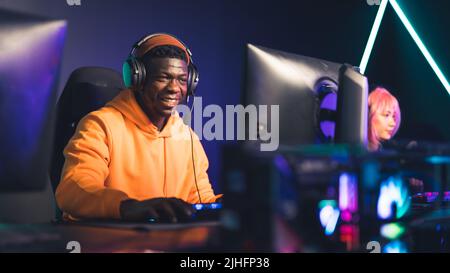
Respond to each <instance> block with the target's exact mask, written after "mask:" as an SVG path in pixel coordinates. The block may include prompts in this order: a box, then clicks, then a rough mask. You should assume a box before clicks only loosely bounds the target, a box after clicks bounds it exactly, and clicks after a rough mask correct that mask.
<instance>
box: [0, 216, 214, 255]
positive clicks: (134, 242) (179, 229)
mask: <svg viewBox="0 0 450 273" xmlns="http://www.w3.org/2000/svg"><path fill="white" fill-rule="evenodd" d="M219 229H220V224H219V222H202V223H189V224H129V223H126V224H125V223H124V224H118V223H112V222H111V223H107V222H91V223H86V224H85V223H76V224H73V223H64V224H39V225H13V224H3V225H0V252H62V253H68V252H71V250H72V248H71V247H70V244H69V242H75V243H71V244H78V245H79V246H80V251H81V252H83V253H85V252H86V253H89V252H90V253H92V252H104V253H111V252H113V253H115V252H140V253H146V252H183V251H188V252H204V251H207V250H209V249H211V248H214V242H215V241H217V240H216V239H217V237H218V234H219Z"/></svg>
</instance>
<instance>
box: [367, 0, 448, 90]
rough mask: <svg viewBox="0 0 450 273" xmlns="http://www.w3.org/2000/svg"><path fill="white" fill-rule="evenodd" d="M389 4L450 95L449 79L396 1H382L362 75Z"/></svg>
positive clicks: (369, 42)
mask: <svg viewBox="0 0 450 273" xmlns="http://www.w3.org/2000/svg"><path fill="white" fill-rule="evenodd" d="M388 2H389V3H390V4H391V6H392V8H393V9H394V11H395V13H397V16H398V17H399V18H400V20H401V21H402V23H403V25H404V26H405V28H406V30H408V32H409V35H411V37H412V38H413V40H414V42H415V43H416V45H417V46H418V47H419V49H420V51H421V52H422V54H423V56H424V57H425V59H426V60H427V62H428V64H430V66H431V68H432V69H433V71H434V73H435V74H436V76H437V77H438V78H439V80H440V81H441V83H442V85H443V86H444V88H445V90H447V93H448V94H449V95H450V84H449V83H448V81H447V79H446V78H445V76H444V74H443V73H442V71H441V70H440V69H439V67H438V65H437V64H436V62H435V61H434V59H433V57H432V56H431V54H430V52H429V51H428V49H427V48H426V47H425V45H424V43H423V42H422V40H421V39H420V37H419V35H418V34H417V32H416V31H415V30H414V28H413V26H412V25H411V23H410V22H409V20H408V18H407V17H406V15H405V14H404V13H403V10H402V9H401V8H400V6H399V5H398V3H397V1H396V0H382V2H381V4H380V7H379V9H378V12H377V15H376V17H375V22H374V24H373V27H372V30H371V32H370V35H369V40H368V41H367V45H366V48H365V50H364V54H363V57H362V59H361V63H360V65H359V67H360V71H361V73H362V74H364V73H365V71H366V68H367V63H368V62H369V58H370V53H371V52H372V49H373V45H374V43H375V39H376V37H377V34H378V30H379V28H380V25H381V21H382V19H383V15H384V13H385V11H386V7H387V4H388Z"/></svg>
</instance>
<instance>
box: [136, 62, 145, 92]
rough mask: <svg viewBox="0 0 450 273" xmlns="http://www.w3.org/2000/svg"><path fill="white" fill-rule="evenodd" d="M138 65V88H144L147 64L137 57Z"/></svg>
mask: <svg viewBox="0 0 450 273" xmlns="http://www.w3.org/2000/svg"><path fill="white" fill-rule="evenodd" d="M136 67H137V71H139V73H138V75H137V79H136V88H137V89H138V90H143V88H144V85H145V82H146V78H147V70H146V69H145V65H144V64H143V63H142V62H141V61H139V60H138V59H136Z"/></svg>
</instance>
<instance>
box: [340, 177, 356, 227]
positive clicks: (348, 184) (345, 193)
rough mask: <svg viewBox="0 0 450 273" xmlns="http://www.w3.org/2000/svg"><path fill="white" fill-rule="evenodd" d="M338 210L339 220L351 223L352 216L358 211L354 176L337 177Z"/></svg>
mask: <svg viewBox="0 0 450 273" xmlns="http://www.w3.org/2000/svg"><path fill="white" fill-rule="evenodd" d="M339 209H340V210H341V211H342V214H341V218H342V220H344V221H347V222H348V221H351V220H352V214H353V213H355V212H356V211H357V210H358V185H357V178H356V176H355V175H352V174H349V173H342V174H341V175H340V176H339Z"/></svg>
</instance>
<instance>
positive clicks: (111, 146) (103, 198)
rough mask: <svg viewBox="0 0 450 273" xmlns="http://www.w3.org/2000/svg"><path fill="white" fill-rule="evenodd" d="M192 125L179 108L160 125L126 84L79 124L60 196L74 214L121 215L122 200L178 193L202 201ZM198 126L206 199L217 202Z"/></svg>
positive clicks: (191, 200)
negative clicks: (181, 114)
mask: <svg viewBox="0 0 450 273" xmlns="http://www.w3.org/2000/svg"><path fill="white" fill-rule="evenodd" d="M189 130H191V128H189V127H188V126H187V125H185V124H184V123H183V120H182V119H181V118H180V117H179V115H178V113H175V114H174V115H172V116H171V117H170V118H169V120H168V122H167V124H166V126H165V127H164V128H163V130H162V131H161V132H159V131H158V129H157V128H156V126H155V125H153V124H152V123H151V122H150V120H149V119H148V117H147V116H146V115H145V114H144V112H143V111H142V109H141V108H140V107H139V105H138V104H137V102H136V99H135V97H134V94H133V93H132V91H130V90H123V91H122V92H120V94H119V95H118V96H116V97H115V98H114V99H113V100H112V101H110V102H108V103H107V104H106V106H105V107H103V108H101V109H99V110H97V111H94V112H91V113H90V114H88V115H87V116H86V117H84V118H83V119H82V120H81V121H80V122H79V124H78V127H77V130H76V133H75V134H74V136H73V137H72V138H71V140H70V141H69V143H68V144H67V146H66V147H65V149H64V155H65V158H66V161H65V164H64V168H63V171H62V175H61V182H60V184H59V186H58V188H57V190H56V201H57V203H58V206H59V207H60V208H61V210H62V211H63V212H64V215H65V217H70V218H72V219H73V218H116V219H117V218H120V211H119V206H120V202H121V201H123V200H126V199H130V198H131V199H136V200H145V199H149V198H155V197H177V198H180V199H182V200H184V201H186V202H189V203H198V202H199V197H198V193H197V189H196V186H195V180H194V169H193V166H192V153H191V138H190V135H189ZM191 132H192V137H193V148H194V162H195V172H196V174H197V183H198V188H199V193H200V196H201V201H202V202H203V203H207V202H214V201H215V200H216V198H218V197H220V195H217V196H216V195H214V192H213V190H212V188H211V184H210V182H209V178H208V174H207V173H206V171H207V169H208V158H207V157H206V154H205V151H204V150H203V147H202V145H201V143H200V141H199V139H198V136H197V135H196V134H195V132H193V131H192V130H191Z"/></svg>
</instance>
